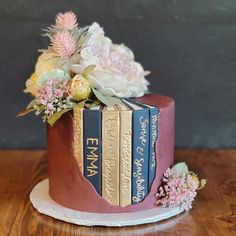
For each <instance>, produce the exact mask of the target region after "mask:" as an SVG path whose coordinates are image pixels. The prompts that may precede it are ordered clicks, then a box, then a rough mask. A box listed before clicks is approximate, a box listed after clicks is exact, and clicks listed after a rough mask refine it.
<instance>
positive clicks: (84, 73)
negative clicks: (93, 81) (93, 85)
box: [82, 65, 96, 78]
mask: <svg viewBox="0 0 236 236" xmlns="http://www.w3.org/2000/svg"><path fill="white" fill-rule="evenodd" d="M95 67H96V65H91V66H87V67H86V68H85V69H84V70H83V72H82V76H83V77H84V78H87V77H88V75H89V73H90V72H91V71H93V70H94V69H95Z"/></svg>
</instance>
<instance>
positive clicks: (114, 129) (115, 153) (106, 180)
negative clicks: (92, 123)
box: [102, 110, 119, 205]
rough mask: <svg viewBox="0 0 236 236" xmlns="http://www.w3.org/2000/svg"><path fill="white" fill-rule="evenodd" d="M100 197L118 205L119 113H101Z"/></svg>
mask: <svg viewBox="0 0 236 236" xmlns="http://www.w3.org/2000/svg"><path fill="white" fill-rule="evenodd" d="M102 197H103V198H104V199H106V200H107V201H108V202H109V203H110V204H112V205H119V111H115V110H114V111H106V110H105V111H103V119H102Z"/></svg>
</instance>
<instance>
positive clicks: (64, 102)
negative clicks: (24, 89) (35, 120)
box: [35, 78, 73, 120]
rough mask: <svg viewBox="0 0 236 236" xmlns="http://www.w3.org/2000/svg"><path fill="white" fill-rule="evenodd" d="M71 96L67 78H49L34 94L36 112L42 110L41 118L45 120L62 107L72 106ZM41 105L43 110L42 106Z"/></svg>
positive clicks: (68, 107) (69, 107)
mask: <svg viewBox="0 0 236 236" xmlns="http://www.w3.org/2000/svg"><path fill="white" fill-rule="evenodd" d="M72 105H73V104H72V102H71V96H70V95H69V85H68V81H67V80H61V79H59V78H51V79H49V80H48V81H47V82H46V83H45V84H44V85H43V86H42V88H41V89H40V90H39V91H38V93H37V95H36V106H35V108H36V109H37V114H40V113H41V112H43V114H44V116H43V119H44V120H46V119H47V118H49V117H50V116H52V115H53V114H54V113H56V112H60V111H61V110H62V109H71V108H72ZM41 106H43V110H42V107H41Z"/></svg>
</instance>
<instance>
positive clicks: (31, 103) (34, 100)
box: [26, 99, 36, 109]
mask: <svg viewBox="0 0 236 236" xmlns="http://www.w3.org/2000/svg"><path fill="white" fill-rule="evenodd" d="M35 103H36V99H33V100H32V101H31V102H30V103H29V104H28V105H27V107H26V109H30V108H33V107H34V105H35Z"/></svg>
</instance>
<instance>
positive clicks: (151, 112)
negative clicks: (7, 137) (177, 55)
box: [19, 12, 206, 213]
mask: <svg viewBox="0 0 236 236" xmlns="http://www.w3.org/2000/svg"><path fill="white" fill-rule="evenodd" d="M44 36H46V37H48V38H49V40H50V45H49V47H48V48H47V49H44V50H40V52H41V55H40V56H39V58H38V60H37V63H36V66H35V71H34V73H33V74H32V75H31V77H30V78H29V79H28V80H27V81H26V88H25V90H24V92H26V93H30V94H31V95H32V96H33V97H34V98H33V100H32V101H31V102H30V103H29V105H28V106H27V107H26V109H24V110H23V111H22V112H20V113H19V116H22V115H25V114H28V113H29V112H35V114H36V115H41V116H42V119H43V121H44V122H47V123H48V125H47V127H48V129H47V132H48V150H49V151H48V158H49V160H50V162H49V186H50V188H49V193H50V196H51V197H52V199H53V200H55V201H56V202H57V203H59V204H61V205H63V206H65V207H68V208H71V209H76V210H81V211H88V212H102V213H104V212H108V213H111V212H113V213H114V212H115V213H122V212H135V211H140V210H147V209H151V208H156V207H157V206H159V205H162V206H164V207H170V208H173V207H180V209H181V211H182V210H189V209H190V208H191V207H192V202H193V200H194V198H195V197H196V194H197V192H196V191H197V190H198V189H201V188H203V187H204V185H205V184H206V180H204V179H203V180H199V178H198V177H197V175H196V174H194V173H193V172H191V171H189V170H188V167H187V165H186V164H185V163H179V164H177V165H175V166H173V167H172V168H171V166H172V165H173V155H174V152H173V150H174V109H175V105H174V100H173V99H171V98H169V97H166V96H160V95H145V94H146V93H147V92H148V85H149V82H148V81H147V80H146V79H145V76H146V75H148V74H149V71H145V70H144V69H143V67H142V66H141V64H140V63H138V62H136V61H135V59H134V54H133V52H132V51H131V50H130V49H129V48H128V47H126V46H125V45H123V44H120V45H118V44H115V43H113V42H112V41H111V39H110V38H108V37H107V36H105V33H104V31H103V28H102V27H100V25H99V24H98V23H92V24H91V25H89V26H85V27H80V25H79V23H78V21H77V17H76V15H75V14H74V13H73V12H66V13H59V14H58V15H57V17H56V20H55V25H52V26H50V27H48V28H46V29H45V30H44ZM144 95H145V96H144ZM131 97H132V98H136V99H129V98H131ZM95 108H96V109H95ZM69 111H73V113H72V112H69ZM55 122H58V123H56V124H55ZM57 124H59V125H57ZM55 143H56V145H55ZM163 147H164V148H163ZM157 162H158V163H157ZM61 163H63V164H61ZM77 167H78V168H77ZM68 173H69V174H68ZM163 174H164V177H163ZM153 186H154V187H153ZM84 196H86V198H84ZM81 199H82V200H83V201H82V200H81ZM86 203H87V204H86Z"/></svg>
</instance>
